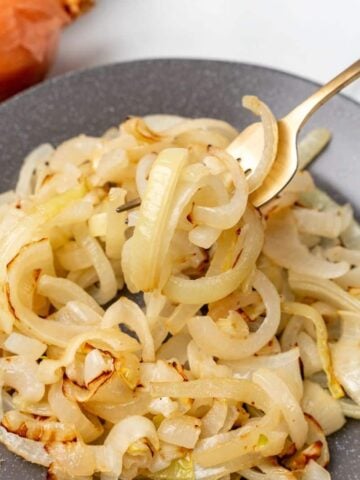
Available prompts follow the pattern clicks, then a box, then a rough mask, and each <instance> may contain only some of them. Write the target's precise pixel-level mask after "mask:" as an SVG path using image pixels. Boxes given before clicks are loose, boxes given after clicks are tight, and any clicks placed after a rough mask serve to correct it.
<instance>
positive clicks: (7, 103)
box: [0, 57, 360, 113]
mask: <svg viewBox="0 0 360 480" xmlns="http://www.w3.org/2000/svg"><path fill="white" fill-rule="evenodd" d="M166 62H178V63H181V62H190V63H194V64H195V63H212V64H218V65H219V67H220V66H221V65H228V66H236V67H241V66H244V67H251V68H255V69H256V70H266V71H268V72H274V73H277V74H279V75H281V76H283V77H290V78H293V79H296V80H300V81H304V82H306V83H308V84H309V85H312V86H314V87H317V88H320V87H321V86H322V85H323V84H322V83H320V82H317V81H315V80H312V79H309V78H307V77H303V76H301V75H297V74H296V73H292V72H289V71H286V70H282V69H280V68H273V67H270V66H267V65H261V64H258V63H251V62H238V61H235V60H221V59H212V58H197V57H194V58H190V57H151V58H140V59H133V60H126V61H119V62H111V63H105V64H102V65H96V66H90V67H85V68H80V69H76V70H70V71H69V72H65V73H63V74H60V75H56V76H54V77H48V78H45V79H44V80H43V81H41V82H39V83H37V84H35V85H33V86H31V87H29V88H27V89H25V90H23V91H21V92H19V93H17V94H15V95H14V96H12V97H10V98H8V99H7V100H4V101H3V102H1V103H0V113H2V111H3V110H4V109H6V108H7V107H11V106H12V105H13V104H16V103H18V102H21V100H22V99H23V98H25V97H28V96H31V95H33V94H37V93H38V92H41V91H42V90H44V89H47V88H49V87H50V88H52V87H54V86H55V87H56V85H57V84H59V83H61V82H62V81H64V80H71V79H72V78H73V77H82V76H86V75H87V74H89V73H96V72H98V71H102V70H104V71H106V70H111V69H113V68H114V67H126V66H127V65H134V64H142V65H145V64H147V63H148V64H154V63H166ZM335 74H336V73H335ZM335 96H340V97H341V98H342V99H343V100H345V101H347V102H350V103H351V104H353V105H355V107H357V108H360V101H357V100H356V99H354V98H351V97H349V96H348V95H346V94H344V93H341V92H340V93H337V94H336V95H335Z"/></svg>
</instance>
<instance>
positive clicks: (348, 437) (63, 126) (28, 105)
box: [0, 60, 360, 480]
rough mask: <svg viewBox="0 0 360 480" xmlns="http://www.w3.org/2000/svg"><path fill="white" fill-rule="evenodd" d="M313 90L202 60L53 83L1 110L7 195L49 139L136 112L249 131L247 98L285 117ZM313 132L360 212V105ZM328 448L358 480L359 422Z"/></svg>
mask: <svg viewBox="0 0 360 480" xmlns="http://www.w3.org/2000/svg"><path fill="white" fill-rule="evenodd" d="M316 86H317V85H316V84H314V83H312V82H309V81H307V80H303V79H301V78H297V77H294V76H292V75H288V74H285V73H282V72H278V71H275V70H271V69H267V68H262V67H257V66H253V65H244V64H236V63H228V62H215V61H203V60H148V61H139V62H130V63H123V64H118V65H109V66H105V67H100V68H96V69H93V70H88V71H83V72H80V73H74V74H70V75H65V76H63V77H59V78H55V79H53V80H50V81H48V82H46V83H44V84H42V85H41V86H39V87H36V88H34V89H31V90H29V91H27V92H26V93H24V94H22V95H19V96H17V97H15V98H14V99H12V100H10V101H8V102H6V103H4V104H3V105H1V106H0V165H1V178H0V188H1V190H6V189H8V188H10V187H11V186H13V185H14V182H15V180H16V176H17V173H18V170H19V167H20V165H21V161H22V159H23V157H24V155H25V154H26V153H27V152H28V151H29V150H31V149H32V148H33V147H35V146H37V145H38V144H40V143H42V142H52V143H54V144H57V143H58V142H60V141H62V140H64V139H66V138H69V137H71V136H73V135H76V134H78V133H80V132H85V133H87V134H94V135H98V134H101V133H102V132H103V131H104V130H106V129H107V128H108V127H109V126H111V125H115V124H118V123H119V122H120V121H121V120H123V119H124V118H125V117H126V116H127V115H129V114H133V115H144V114H147V113H161V112H164V113H165V112H166V113H174V114H179V115H184V116H194V117H199V116H207V117H217V118H223V119H225V120H227V121H229V122H231V123H232V124H234V125H236V126H237V127H239V128H242V127H244V126H245V125H247V124H248V123H249V122H251V121H254V117H252V116H251V115H250V114H249V113H247V112H246V111H245V110H243V109H242V107H241V97H242V95H244V94H254V95H258V96H259V97H260V98H262V99H263V100H264V101H266V102H267V103H268V104H269V105H270V106H271V108H272V109H273V111H274V113H275V114H276V115H277V116H281V115H284V114H285V113H287V112H288V111H289V110H290V109H291V108H292V107H294V106H295V105H297V104H298V103H299V102H301V101H302V100H303V99H304V98H306V97H307V96H308V95H309V94H311V93H312V92H313V91H314V90H315V89H316ZM311 125H313V126H314V125H316V126H324V127H328V128H330V129H331V131H332V132H334V139H333V141H332V142H331V145H330V147H329V148H327V150H326V152H325V153H324V154H323V155H322V156H321V157H320V158H319V159H318V160H317V161H316V164H314V166H313V167H312V171H313V173H314V175H315V177H316V179H317V181H318V183H319V184H320V185H321V186H322V187H324V188H325V189H326V190H327V191H329V192H330V193H331V194H333V195H335V196H336V197H337V198H338V199H340V200H348V201H351V202H352V203H353V204H354V205H355V206H356V207H357V208H359V206H360V188H359V187H360V184H359V180H358V179H359V174H360V136H359V127H360V106H359V105H358V104H357V103H356V102H353V101H351V100H349V99H348V98H346V97H343V96H337V97H336V98H334V99H333V100H332V101H331V102H330V103H329V104H328V105H326V106H325V107H323V108H322V109H321V111H319V112H318V113H317V114H316V115H315V116H314V118H313V119H312V121H311V124H309V126H308V127H307V128H309V127H310V126H311ZM329 443H330V448H331V454H332V461H331V471H332V473H333V479H335V480H336V479H341V480H360V425H357V424H356V422H348V424H347V426H346V428H344V429H343V430H342V431H341V432H338V433H336V434H335V435H333V436H332V437H331V438H330V441H329ZM1 460H3V461H1ZM0 461H1V463H0V478H1V480H17V479H23V478H26V480H35V479H41V478H45V474H44V472H43V471H42V470H41V469H39V468H38V467H36V466H34V465H30V464H27V463H26V462H24V461H22V460H20V459H18V458H15V457H14V456H13V455H12V454H9V453H8V452H7V451H6V450H5V449H4V448H2V447H1V448H0Z"/></svg>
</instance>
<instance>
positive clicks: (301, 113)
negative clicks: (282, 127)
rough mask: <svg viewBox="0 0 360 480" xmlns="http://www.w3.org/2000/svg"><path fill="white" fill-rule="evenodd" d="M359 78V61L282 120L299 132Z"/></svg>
mask: <svg viewBox="0 0 360 480" xmlns="http://www.w3.org/2000/svg"><path fill="white" fill-rule="evenodd" d="M359 77H360V60H357V61H356V62H355V63H353V64H352V65H350V67H348V68H347V69H346V70H344V71H343V72H341V73H339V75H337V76H336V77H335V78H333V79H332V80H330V82H328V83H326V84H325V85H324V86H323V87H321V88H319V90H317V91H316V92H315V93H313V94H312V95H311V96H310V97H309V98H308V99H307V100H305V101H304V102H302V103H301V104H300V105H298V106H297V107H296V108H294V110H292V111H291V112H290V113H288V115H286V117H284V118H283V120H284V121H285V122H286V123H287V124H288V125H291V127H292V128H294V129H296V130H300V128H301V127H302V126H303V124H304V123H305V122H306V120H307V119H308V118H309V117H310V116H311V115H312V114H313V113H314V112H316V110H317V109H318V108H320V107H321V105H323V104H324V103H325V102H327V100H329V99H330V98H331V97H333V96H334V95H335V94H336V93H338V92H339V91H340V90H342V89H343V88H344V87H346V86H347V85H349V84H350V83H351V82H353V81H354V80H356V79H357V78H359Z"/></svg>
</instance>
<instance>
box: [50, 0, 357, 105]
mask: <svg viewBox="0 0 360 480" xmlns="http://www.w3.org/2000/svg"><path fill="white" fill-rule="evenodd" d="M156 57H191V58H212V59H223V60H235V61H240V62H249V63H255V64H260V65H265V66H270V67H274V68H278V69H281V70H285V71H288V72H292V73H295V74H297V75H300V76H303V77H306V78H309V79H313V80H316V81H318V82H325V81H326V80H328V79H330V78H331V77H332V76H333V75H334V74H336V73H337V72H339V71H340V70H341V69H343V68H344V67H346V66H347V65H349V64H350V63H352V62H353V61H355V60H356V59H357V58H359V57H360V0H340V1H339V0H97V5H96V7H95V8H94V9H93V10H92V11H91V12H89V13H88V14H86V15H84V16H83V17H82V18H81V19H80V20H78V21H77V22H76V23H74V24H73V25H71V26H70V27H69V28H68V29H67V30H66V31H65V32H64V34H63V36H62V39H61V44H60V51H59V55H58V57H57V61H56V63H55V65H54V67H53V70H52V75H58V74H61V73H64V72H68V71H70V70H75V69H82V68H85V67H91V66H96V65H101V64H105V63H111V62H118V61H127V60H134V59H142V58H156ZM345 93H346V94H347V95H349V96H351V97H352V98H354V99H356V100H358V101H360V81H358V82H357V83H356V84H354V85H352V86H350V87H348V89H347V90H346V92H345Z"/></svg>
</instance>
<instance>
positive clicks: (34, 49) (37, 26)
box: [0, 0, 70, 100]
mask: <svg viewBox="0 0 360 480" xmlns="http://www.w3.org/2000/svg"><path fill="white" fill-rule="evenodd" d="M69 20H70V19H69V17H68V15H67V14H66V13H65V11H64V9H63V8H62V6H61V3H60V1H59V0H0V100H3V99H4V98H7V97H9V96H10V95H13V94H14V93H16V92H18V91H19V90H22V89H23V88H25V87H28V86H30V85H33V84H34V83H37V82H39V81H40V80H42V79H43V78H44V76H45V75H46V72H47V71H48V69H49V66H50V65H51V62H52V60H53V58H54V55H55V51H56V47H57V43H58V38H59V33H60V30H61V28H62V26H63V25H65V24H66V23H68V22H69Z"/></svg>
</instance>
